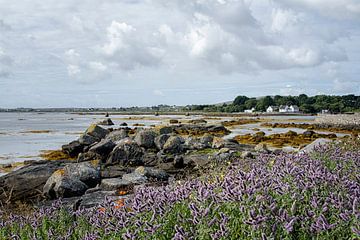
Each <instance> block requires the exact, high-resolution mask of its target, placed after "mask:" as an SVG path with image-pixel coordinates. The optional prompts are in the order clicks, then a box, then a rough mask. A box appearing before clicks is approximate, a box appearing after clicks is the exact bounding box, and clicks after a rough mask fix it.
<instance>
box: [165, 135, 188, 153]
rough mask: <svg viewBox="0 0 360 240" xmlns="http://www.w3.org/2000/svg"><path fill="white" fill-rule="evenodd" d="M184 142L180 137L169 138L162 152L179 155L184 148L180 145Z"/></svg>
mask: <svg viewBox="0 0 360 240" xmlns="http://www.w3.org/2000/svg"><path fill="white" fill-rule="evenodd" d="M183 142H184V140H183V138H182V137H180V136H171V137H169V139H168V140H167V141H166V142H165V144H164V146H163V150H164V152H165V153H174V154H176V153H181V152H182V151H183V150H184V148H183V146H182V143H183Z"/></svg>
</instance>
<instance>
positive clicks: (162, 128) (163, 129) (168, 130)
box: [158, 126, 173, 135]
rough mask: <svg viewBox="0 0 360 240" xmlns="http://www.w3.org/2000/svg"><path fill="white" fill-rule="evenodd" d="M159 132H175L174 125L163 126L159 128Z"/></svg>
mask: <svg viewBox="0 0 360 240" xmlns="http://www.w3.org/2000/svg"><path fill="white" fill-rule="evenodd" d="M158 131H159V134H160V135H161V134H171V133H172V132H173V128H172V127H168V126H162V127H159V128H158Z"/></svg>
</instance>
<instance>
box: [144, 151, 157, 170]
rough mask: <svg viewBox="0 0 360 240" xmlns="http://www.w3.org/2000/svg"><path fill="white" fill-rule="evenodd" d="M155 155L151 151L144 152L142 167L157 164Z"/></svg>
mask: <svg viewBox="0 0 360 240" xmlns="http://www.w3.org/2000/svg"><path fill="white" fill-rule="evenodd" d="M157 159H158V158H157V153H155V152H152V151H146V152H145V153H144V156H143V162H144V164H143V165H144V166H148V167H150V166H155V165H156V164H157Z"/></svg>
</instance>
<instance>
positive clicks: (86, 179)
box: [64, 162, 100, 188]
mask: <svg viewBox="0 0 360 240" xmlns="http://www.w3.org/2000/svg"><path fill="white" fill-rule="evenodd" d="M64 171H65V173H66V174H67V175H68V176H70V177H72V178H76V179H79V180H80V181H82V182H83V183H85V184H86V185H88V186H89V188H91V187H95V186H96V185H97V184H98V183H99V182H100V171H99V170H98V169H96V167H95V166H93V164H91V163H89V162H83V163H72V164H68V165H66V167H65V168H64Z"/></svg>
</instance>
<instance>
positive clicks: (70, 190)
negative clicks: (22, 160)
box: [43, 170, 88, 199]
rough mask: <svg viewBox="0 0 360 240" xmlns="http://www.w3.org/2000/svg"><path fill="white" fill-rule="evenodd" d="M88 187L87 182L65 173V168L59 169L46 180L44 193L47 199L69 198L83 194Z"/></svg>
mask: <svg viewBox="0 0 360 240" xmlns="http://www.w3.org/2000/svg"><path fill="white" fill-rule="evenodd" d="M87 189H88V186H87V185H86V184H85V183H83V182H81V181H80V180H78V179H73V178H70V177H69V176H66V175H64V172H63V170H58V171H56V172H54V173H53V175H51V177H50V178H49V179H48V180H47V181H46V184H45V186H44V188H43V194H44V196H45V197H46V198H47V199H57V198H69V197H75V196H81V195H83V194H84V193H85V191H86V190H87Z"/></svg>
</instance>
